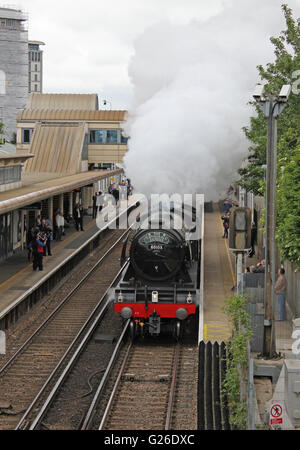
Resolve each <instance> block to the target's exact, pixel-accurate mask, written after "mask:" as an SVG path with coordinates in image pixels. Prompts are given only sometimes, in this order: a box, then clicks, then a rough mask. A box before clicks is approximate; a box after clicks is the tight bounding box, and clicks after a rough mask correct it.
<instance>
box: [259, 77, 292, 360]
mask: <svg viewBox="0 0 300 450" xmlns="http://www.w3.org/2000/svg"><path fill="white" fill-rule="evenodd" d="M263 92H264V87H263V86H262V85H257V86H256V88H255V91H254V93H253V98H254V99H255V100H256V101H257V103H258V105H259V106H260V108H261V109H262V111H263V113H264V115H265V116H266V117H267V118H268V141H267V174H266V175H267V183H266V194H265V197H266V247H265V296H264V304H265V320H264V338H263V343H264V346H263V355H265V356H268V357H270V358H271V357H272V356H273V354H274V353H275V350H276V349H275V339H274V336H275V327H274V303H275V301H274V300H275V292H274V284H275V276H276V267H275V258H276V255H275V252H276V246H275V227H276V171H277V119H278V117H279V116H280V114H281V113H282V111H283V109H284V108H285V106H286V105H287V101H288V97H289V95H290V92H291V86H290V85H287V84H286V85H283V86H282V88H281V91H280V93H279V95H272V94H267V96H264V94H263Z"/></svg>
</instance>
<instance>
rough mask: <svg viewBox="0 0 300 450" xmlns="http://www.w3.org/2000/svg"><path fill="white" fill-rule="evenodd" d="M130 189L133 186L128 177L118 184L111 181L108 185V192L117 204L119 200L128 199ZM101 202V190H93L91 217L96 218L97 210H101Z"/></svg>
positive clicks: (130, 193) (130, 192) (102, 200)
mask: <svg viewBox="0 0 300 450" xmlns="http://www.w3.org/2000/svg"><path fill="white" fill-rule="evenodd" d="M132 191H133V187H132V185H131V182H130V180H129V178H127V179H126V180H125V179H124V180H122V181H121V182H120V183H119V184H117V183H111V184H110V185H109V187H108V194H110V195H112V196H113V197H114V199H115V204H116V205H117V206H118V204H119V201H120V200H126V199H128V196H129V195H132ZM103 204H104V199H103V197H102V192H101V191H99V192H95V193H94V195H93V219H96V217H97V212H98V211H101V210H102V208H103Z"/></svg>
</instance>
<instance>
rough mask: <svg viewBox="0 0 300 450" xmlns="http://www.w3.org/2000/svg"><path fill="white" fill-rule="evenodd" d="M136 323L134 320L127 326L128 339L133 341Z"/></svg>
mask: <svg viewBox="0 0 300 450" xmlns="http://www.w3.org/2000/svg"><path fill="white" fill-rule="evenodd" d="M136 333H137V331H136V323H135V321H134V320H131V321H130V324H129V334H130V339H131V340H132V341H133V340H134V339H135V338H136Z"/></svg>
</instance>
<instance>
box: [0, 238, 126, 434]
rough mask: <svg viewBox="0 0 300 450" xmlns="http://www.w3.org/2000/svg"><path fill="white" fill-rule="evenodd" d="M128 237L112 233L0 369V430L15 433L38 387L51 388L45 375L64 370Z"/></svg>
mask: <svg viewBox="0 0 300 450" xmlns="http://www.w3.org/2000/svg"><path fill="white" fill-rule="evenodd" d="M127 233H128V230H127V231H126V232H125V233H124V232H121V231H120V230H116V231H115V232H114V233H113V236H114V240H115V242H114V243H113V245H111V243H110V242H108V243H107V244H106V246H104V248H103V256H102V257H101V258H100V259H99V261H98V262H97V263H96V264H95V265H94V266H93V267H92V268H91V269H90V270H89V271H88V272H87V273H86V274H85V275H84V276H83V277H82V279H81V280H80V281H79V282H77V284H76V286H74V287H73V288H72V290H71V291H70V292H69V293H68V294H67V295H66V296H65V297H64V299H63V301H62V302H61V303H60V304H59V305H58V306H57V307H56V308H55V310H54V311H53V312H52V313H51V314H50V316H49V317H48V318H47V319H46V320H45V321H44V322H43V323H42V324H41V325H40V326H39V327H38V329H37V330H36V331H35V332H34V333H33V334H32V335H31V336H30V337H29V338H28V339H27V340H26V342H25V343H24V344H23V345H22V346H21V347H20V348H19V350H18V351H17V352H16V353H15V354H14V355H13V356H12V357H11V358H10V359H9V360H8V361H7V362H6V364H5V365H4V366H3V367H2V368H1V369H0V399H1V402H0V429H14V428H15V427H16V426H17V424H18V423H19V422H20V417H21V416H22V414H24V413H25V412H26V411H27V409H28V407H29V406H30V405H31V404H32V402H33V400H34V398H35V397H36V395H37V394H38V393H39V391H40V390H41V389H42V387H43V386H44V391H45V392H46V391H47V390H48V389H50V386H51V382H55V377H52V378H51V377H50V378H51V380H50V378H49V375H50V374H51V372H53V370H54V369H55V368H56V367H57V365H58V363H59V362H60V363H61V365H60V367H61V369H62V370H63V367H64V365H66V364H67V361H68V358H70V357H71V356H70V355H71V353H72V347H73V343H75V341H76V339H77V338H78V337H79V334H80V333H79V330H80V332H83V328H85V327H86V326H88V324H89V323H90V322H91V321H92V320H93V318H94V315H95V313H97V312H99V311H98V309H99V308H102V307H103V305H99V304H98V303H99V299H100V298H102V297H103V298H104V294H105V293H106V291H107V289H108V287H109V286H110V284H111V281H112V279H113V278H114V277H115V276H116V275H117V274H118V272H119V259H120V255H121V249H122V241H123V239H124V237H125V236H126V234H127ZM71 344H72V345H71ZM55 376H56V377H57V376H58V372H55ZM48 378H49V380H48ZM47 380H48V381H47ZM46 381H47V382H46ZM45 382H46V383H45Z"/></svg>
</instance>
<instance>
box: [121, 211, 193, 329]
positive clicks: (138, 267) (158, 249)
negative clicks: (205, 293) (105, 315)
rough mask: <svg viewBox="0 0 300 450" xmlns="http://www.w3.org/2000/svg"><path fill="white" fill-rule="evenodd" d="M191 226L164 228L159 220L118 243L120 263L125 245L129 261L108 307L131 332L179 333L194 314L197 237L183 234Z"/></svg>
mask: <svg viewBox="0 0 300 450" xmlns="http://www.w3.org/2000/svg"><path fill="white" fill-rule="evenodd" d="M193 214H195V210H194V209H193ZM194 218H195V216H194ZM192 231H193V230H192V229H190V230H188V233H187V230H186V229H184V227H183V228H182V229H174V228H173V229H166V228H164V223H163V221H160V223H159V226H158V227H157V228H155V229H154V228H150V229H138V230H137V231H136V232H135V234H134V236H133V238H132V240H131V242H130V243H129V242H128V241H126V242H125V243H124V247H123V252H122V258H121V259H122V261H121V264H123V263H124V261H125V259H126V256H127V247H130V249H129V255H128V256H129V263H128V264H127V266H126V268H125V269H124V271H123V274H122V278H121V281H120V283H119V285H118V286H117V287H116V289H115V297H114V307H115V312H117V313H119V314H120V315H121V316H122V317H123V318H124V319H130V333H131V335H132V337H135V336H136V335H143V334H150V335H153V336H157V335H159V334H160V333H161V331H162V330H164V331H167V332H170V331H171V332H172V333H173V335H174V337H176V338H179V337H180V335H181V334H182V332H183V328H184V327H183V324H185V325H186V324H187V323H189V322H190V321H191V320H192V319H193V318H195V317H196V315H197V308H198V304H199V287H200V264H201V238H197V239H195V238H194V237H193V239H189V238H188V237H189V235H191V232H192ZM187 236H188V237H187Z"/></svg>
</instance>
